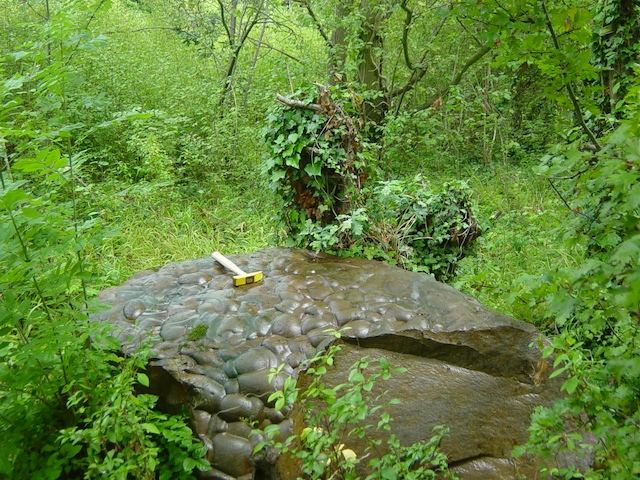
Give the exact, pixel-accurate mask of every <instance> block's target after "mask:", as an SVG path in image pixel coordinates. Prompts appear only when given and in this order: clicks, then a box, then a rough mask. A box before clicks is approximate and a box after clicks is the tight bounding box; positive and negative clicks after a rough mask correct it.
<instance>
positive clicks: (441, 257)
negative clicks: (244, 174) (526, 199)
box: [265, 89, 480, 279]
mask: <svg viewBox="0 0 640 480" xmlns="http://www.w3.org/2000/svg"><path fill="white" fill-rule="evenodd" d="M302 98H304V100H297V101H298V102H299V103H297V104H296V105H293V106H291V105H285V106H277V107H276V108H274V109H273V111H272V112H271V113H270V114H269V116H268V117H267V127H266V129H265V140H266V142H267V148H268V150H269V157H268V158H267V160H266V162H265V170H266V172H267V174H268V175H269V177H270V179H271V184H272V187H273V188H274V190H275V191H276V192H277V193H278V194H279V195H280V196H281V197H282V198H283V200H284V203H285V209H284V213H283V221H284V223H285V225H286V228H287V232H288V234H289V235H290V236H291V239H290V240H291V242H292V243H293V244H294V245H296V246H300V247H304V248H312V249H314V250H316V251H320V250H323V251H328V252H331V253H337V254H340V255H346V256H354V255H355V256H364V257H366V258H370V259H372V258H375V259H382V260H386V261H388V262H390V263H394V264H398V265H400V266H402V267H404V268H408V269H412V270H416V271H424V272H429V273H433V274H434V275H435V276H436V277H438V278H440V279H446V278H449V277H450V276H451V275H452V274H453V273H454V271H455V265H456V263H457V262H458V260H459V259H460V258H462V257H463V256H464V254H465V249H466V247H468V246H470V245H471V244H472V243H473V241H474V240H475V238H476V237H477V236H478V235H479V233H480V230H479V228H478V225H477V222H476V220H475V218H474V216H473V213H472V208H471V196H470V191H469V188H468V186H467V185H466V184H465V183H464V182H457V183H451V184H447V185H445V186H444V187H443V189H442V191H440V192H437V193H434V192H431V191H430V190H429V188H428V186H427V184H426V183H425V182H424V181H423V180H422V179H421V178H420V177H416V178H415V179H413V180H406V181H387V182H379V183H378V184H377V185H376V186H374V187H372V188H367V187H365V186H364V185H363V182H364V181H365V179H366V177H367V174H366V172H367V168H366V164H365V158H366V154H365V151H364V150H362V148H363V143H362V141H361V139H360V134H359V131H358V129H357V128H356V127H357V125H359V122H358V121H356V120H355V119H354V118H353V117H351V116H349V115H347V114H346V113H345V111H346V110H348V109H349V108H350V107H349V105H350V103H349V102H348V101H345V103H346V105H347V106H346V107H344V108H342V107H341V106H340V105H338V104H336V103H334V102H333V100H332V98H331V96H330V95H329V93H328V91H327V90H323V89H321V90H320V94H319V96H318V97H317V98H318V99H317V103H314V102H316V97H314V96H306V97H302ZM341 98H342V97H341ZM290 103H291V102H290ZM336 118H338V119H337V120H336Z"/></svg>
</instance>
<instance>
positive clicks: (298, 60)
mask: <svg viewBox="0 0 640 480" xmlns="http://www.w3.org/2000/svg"><path fill="white" fill-rule="evenodd" d="M247 40H249V41H250V42H253V43H254V44H255V45H256V46H260V45H261V46H262V47H264V48H268V49H269V50H273V51H274V52H278V53H279V54H281V55H284V56H285V57H287V58H290V59H291V60H293V61H294V62H297V63H299V64H300V65H305V63H304V62H303V61H302V60H300V59H299V58H298V57H295V56H293V55H291V54H290V53H287V52H285V51H284V50H280V49H279V48H277V47H274V46H273V45H271V44H269V43H267V42H265V41H264V39H263V40H260V39H257V40H256V39H255V38H251V37H249V38H247Z"/></svg>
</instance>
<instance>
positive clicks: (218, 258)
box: [211, 252, 246, 275]
mask: <svg viewBox="0 0 640 480" xmlns="http://www.w3.org/2000/svg"><path fill="white" fill-rule="evenodd" d="M211 256H212V257H213V259H214V260H215V261H216V262H218V263H219V264H220V265H222V266H223V267H225V268H227V269H228V270H231V271H232V272H233V273H235V274H236V275H246V274H245V272H243V271H242V270H240V267H238V266H237V265H236V264H235V263H233V262H232V261H231V260H229V259H228V258H227V257H225V256H224V255H222V254H221V253H220V252H213V253H212V254H211Z"/></svg>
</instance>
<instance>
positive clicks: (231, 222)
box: [92, 182, 277, 284]
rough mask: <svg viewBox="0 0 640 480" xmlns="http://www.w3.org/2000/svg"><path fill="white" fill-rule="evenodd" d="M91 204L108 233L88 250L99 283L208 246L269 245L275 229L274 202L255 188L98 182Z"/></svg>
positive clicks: (243, 248) (233, 249) (230, 249)
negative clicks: (191, 189)
mask: <svg viewBox="0 0 640 480" xmlns="http://www.w3.org/2000/svg"><path fill="white" fill-rule="evenodd" d="M95 204H96V205H97V206H98V207H99V208H100V210H101V214H100V216H101V218H102V220H103V221H104V223H105V224H107V225H108V228H110V229H111V231H112V234H111V235H110V236H109V237H107V238H105V239H104V241H103V242H102V243H101V245H100V247H99V249H98V250H95V251H94V252H92V257H93V258H92V260H93V261H94V262H95V263H97V265H98V273H99V275H100V277H101V278H102V279H103V282H104V283H105V284H118V283H121V282H122V281H124V280H125V279H127V278H128V277H129V276H131V275H132V274H133V273H134V272H137V271H140V270H147V269H156V268H158V267H160V266H162V265H164V264H166V263H169V262H176V261H180V260H186V259H192V258H198V257H202V256H206V255H209V254H211V252H213V251H214V250H220V251H222V252H225V253H239V252H251V251H255V250H259V249H261V248H265V247H267V246H269V245H272V244H273V243H274V241H275V240H274V239H275V236H276V233H277V227H276V222H275V220H274V219H273V218H272V217H273V213H274V212H275V211H276V200H275V198H274V197H273V196H272V195H271V194H270V192H267V191H265V190H264V189H260V188H255V189H250V190H246V191H243V190H242V189H240V188H235V189H232V188H229V187H225V186H223V185H220V184H216V183H213V182H212V183H210V184H207V185H206V186H201V188H200V189H199V190H194V191H189V190H187V189H185V188H182V187H176V186H172V185H167V186H159V185H152V184H141V185H136V186H129V187H128V188H123V187H122V186H119V185H116V184H115V183H113V182H107V183H103V184H101V185H100V187H99V191H98V192H97V193H96V195H95ZM94 208H95V205H94Z"/></svg>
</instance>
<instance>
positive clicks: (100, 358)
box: [0, 1, 208, 480]
mask: <svg viewBox="0 0 640 480" xmlns="http://www.w3.org/2000/svg"><path fill="white" fill-rule="evenodd" d="M88 4H89V7H91V8H90V10H89V11H88V12H86V11H85V10H83V8H88ZM50 6H51V7H60V8H59V9H57V10H56V9H55V8H52V9H47V11H46V17H45V19H44V20H43V23H42V24H41V23H30V22H27V23H25V24H20V25H17V26H16V28H18V29H19V28H23V29H25V30H28V31H29V32H30V33H31V37H30V38H31V39H30V40H29V42H28V43H25V44H24V45H21V49H20V50H18V51H15V52H13V53H10V54H8V55H6V56H2V57H0V225H2V228H0V435H1V436H2V442H1V443H0V477H2V478H14V479H23V478H24V479H27V478H28V479H57V478H80V477H83V478H87V479H92V478H112V479H123V480H124V479H128V478H137V479H152V478H157V477H159V478H163V479H168V478H172V479H173V478H191V477H192V475H191V472H192V471H193V470H194V469H196V468H200V469H206V468H208V464H207V463H206V462H205V461H204V460H203V456H204V453H205V449H204V447H203V446H202V445H201V444H200V443H199V442H198V441H197V440H196V439H194V436H193V433H192V432H191V429H190V428H189V427H188V426H187V424H186V421H185V419H184V418H183V417H180V416H170V415H165V414H163V413H160V412H158V411H156V410H155V409H154V406H155V402H156V400H157V398H156V397H154V396H152V395H145V394H137V392H136V390H137V389H138V388H142V387H147V386H148V382H149V379H148V378H147V376H146V375H145V374H144V373H142V371H141V370H142V369H143V368H144V365H145V364H146V356H145V354H144V352H138V353H136V354H134V355H133V356H131V357H123V356H122V355H121V354H120V346H119V344H118V342H117V341H116V340H115V339H114V337H112V336H111V333H110V332H109V331H107V329H106V328H103V326H100V325H97V324H96V323H95V322H91V321H90V314H91V313H92V307H91V297H92V295H93V294H95V293H96V290H97V288H96V286H95V285H96V284H97V283H98V281H99V280H98V279H97V278H96V276H95V275H94V274H93V273H92V264H91V262H90V260H89V255H88V254H87V253H88V252H90V251H91V250H92V249H95V248H96V246H97V245H98V244H99V243H100V242H101V241H102V239H103V238H104V235H105V229H104V228H103V226H102V225H101V223H100V221H99V220H98V218H97V216H96V215H95V214H90V213H87V212H86V211H83V210H82V208H81V204H82V202H81V201H82V200H83V197H84V195H85V194H86V190H85V189H83V182H81V180H80V179H81V177H80V174H81V168H82V164H83V161H84V159H85V157H84V156H83V152H81V151H79V150H78V149H77V148H76V147H75V142H76V140H77V139H78V138H79V137H80V136H81V135H86V133H87V131H90V130H91V129H90V127H89V126H87V125H84V124H81V123H78V122H74V121H73V115H72V114H73V109H74V105H76V102H77V100H78V97H79V96H80V93H81V90H80V88H79V83H80V82H79V81H78V79H77V78H76V77H75V75H74V74H75V73H76V72H75V71H74V69H73V62H72V58H73V56H74V54H75V53H77V50H78V49H80V48H91V47H93V46H95V44H94V43H93V42H91V41H90V37H89V35H88V33H87V32H86V31H77V29H76V28H75V27H74V26H75V25H77V24H86V19H87V18H90V19H92V18H93V17H94V16H95V15H97V14H99V11H100V9H101V8H103V6H104V2H99V1H96V2H85V1H82V2H79V1H78V2H66V3H65V5H64V6H60V5H59V4H54V3H53V2H52V3H51V5H50ZM24 8H25V10H26V9H27V7H26V6H24ZM78 18H80V19H81V20H84V21H82V22H80V21H78ZM38 22H39V20H38ZM117 121H119V120H118V119H115V120H114V122H117ZM84 200H86V201H87V202H88V199H87V198H84Z"/></svg>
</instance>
